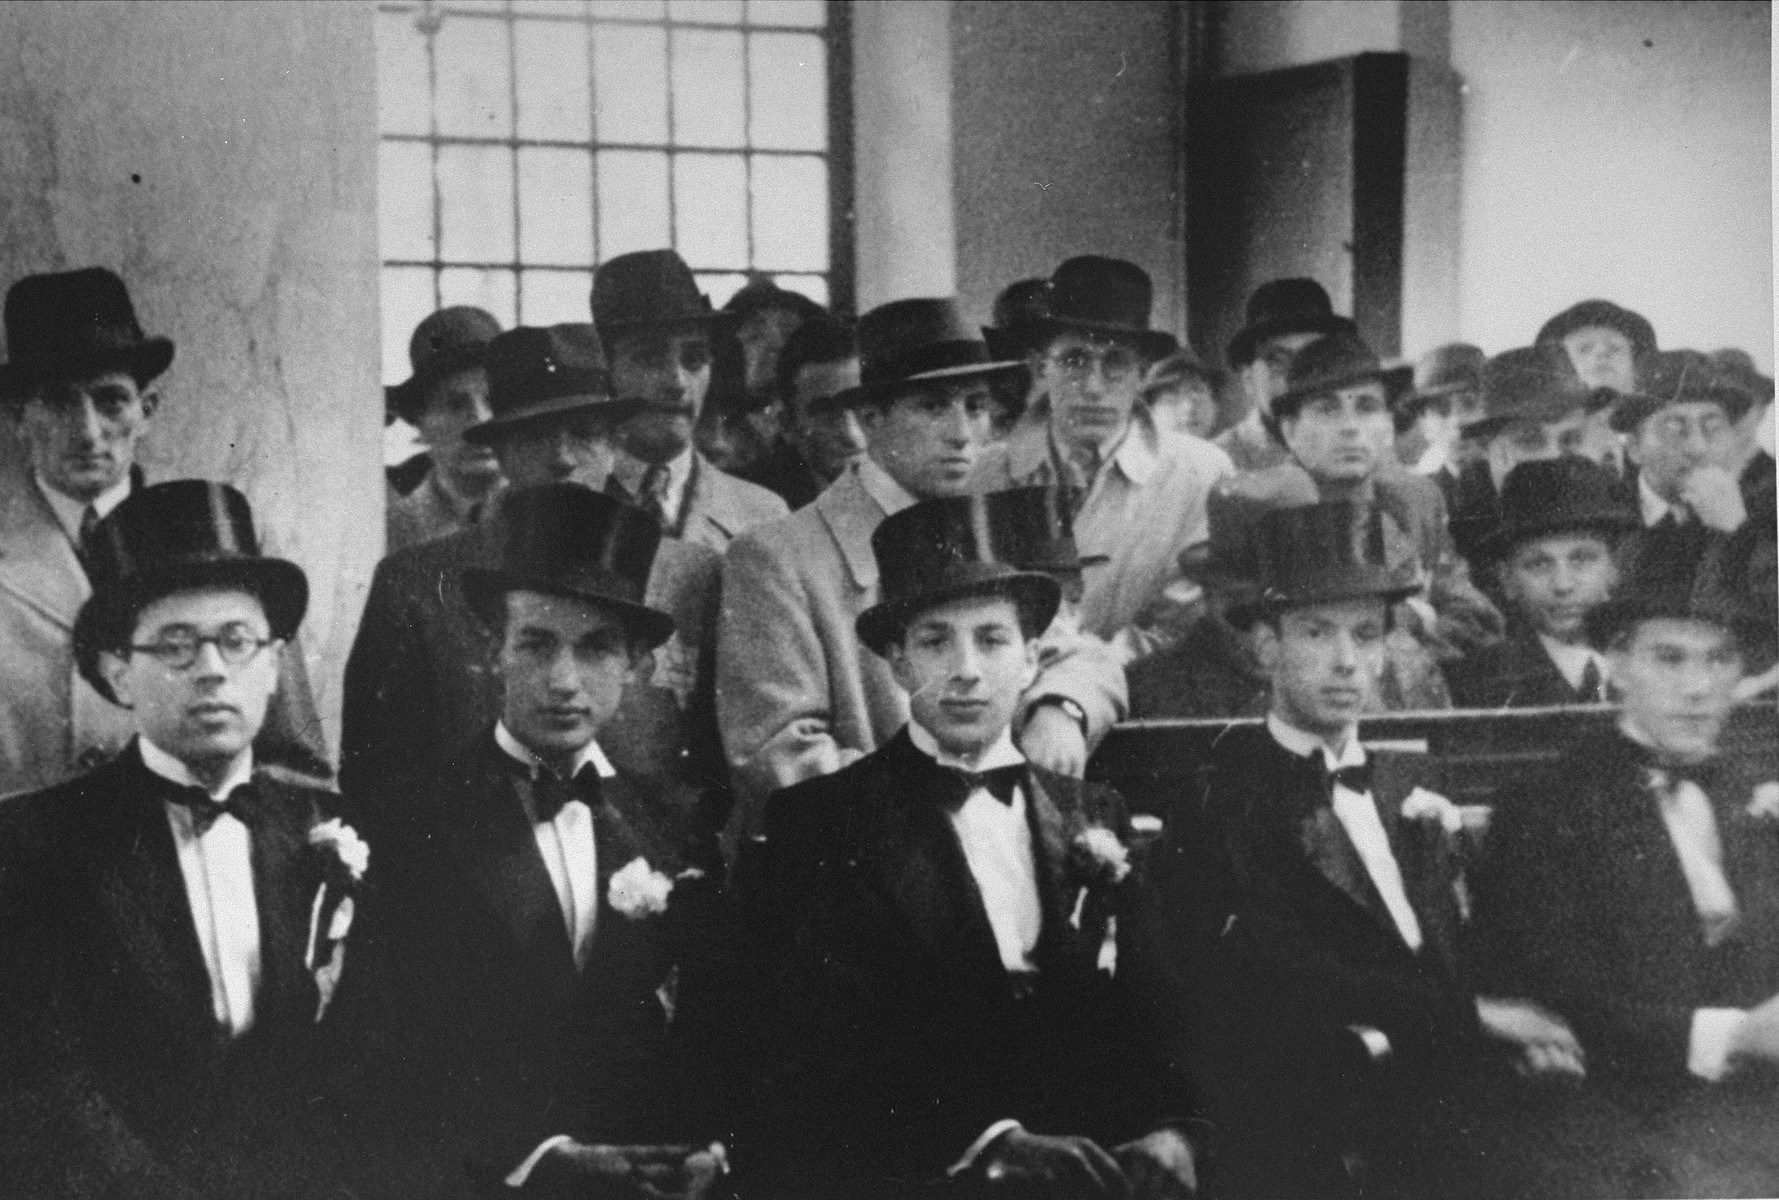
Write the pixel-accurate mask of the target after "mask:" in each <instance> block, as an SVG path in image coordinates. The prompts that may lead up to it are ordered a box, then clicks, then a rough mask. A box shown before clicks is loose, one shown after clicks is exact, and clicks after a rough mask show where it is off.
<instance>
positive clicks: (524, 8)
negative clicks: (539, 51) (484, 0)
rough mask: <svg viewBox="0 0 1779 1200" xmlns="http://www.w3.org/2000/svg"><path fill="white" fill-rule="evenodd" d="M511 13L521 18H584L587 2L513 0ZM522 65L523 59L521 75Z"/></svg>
mask: <svg viewBox="0 0 1779 1200" xmlns="http://www.w3.org/2000/svg"><path fill="white" fill-rule="evenodd" d="M513 12H514V13H515V14H517V15H518V16H521V17H526V16H534V15H543V16H557V17H584V16H586V15H587V0H513ZM524 63H525V60H524V59H520V60H519V64H520V65H519V73H520V74H521V75H523V74H524V73H525V66H524Z"/></svg>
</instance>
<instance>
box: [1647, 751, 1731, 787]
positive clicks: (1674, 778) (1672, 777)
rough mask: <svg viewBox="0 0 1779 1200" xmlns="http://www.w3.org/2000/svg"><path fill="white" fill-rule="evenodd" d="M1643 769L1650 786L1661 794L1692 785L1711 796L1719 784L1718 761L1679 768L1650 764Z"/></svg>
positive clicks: (1691, 764)
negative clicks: (1684, 784) (1688, 784)
mask: <svg viewBox="0 0 1779 1200" xmlns="http://www.w3.org/2000/svg"><path fill="white" fill-rule="evenodd" d="M1643 769H1644V772H1645V774H1646V776H1647V778H1648V781H1649V786H1650V787H1652V788H1654V789H1656V790H1657V791H1659V792H1671V791H1673V790H1674V789H1675V788H1677V787H1679V786H1680V785H1681V784H1683V783H1690V784H1692V785H1693V786H1694V787H1696V788H1698V789H1699V790H1700V791H1701V792H1704V793H1705V794H1706V795H1707V796H1709V795H1710V794H1711V793H1712V791H1713V789H1714V788H1715V787H1716V786H1717V783H1718V772H1719V765H1718V763H1717V760H1716V759H1707V760H1706V761H1704V762H1696V763H1686V764H1683V765H1677V766H1668V765H1666V764H1661V763H1650V764H1649V765H1647V766H1645V767H1644V768H1643Z"/></svg>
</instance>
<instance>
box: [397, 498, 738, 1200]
mask: <svg viewBox="0 0 1779 1200" xmlns="http://www.w3.org/2000/svg"><path fill="white" fill-rule="evenodd" d="M502 531H503V543H502V546H501V549H500V553H499V556H498V560H497V565H491V566H485V567H470V568H467V569H465V570H464V571H463V572H462V578H461V586H462V588H463V592H464V595H465V596H466V598H467V600H468V602H469V603H470V605H471V606H472V608H473V609H474V610H475V612H476V613H477V615H478V617H479V618H480V619H481V620H482V621H483V622H485V624H486V629H487V631H488V633H489V634H490V635H491V641H492V644H493V646H494V647H495V648H494V650H493V651H492V653H491V654H490V656H489V659H490V660H491V662H492V670H493V671H494V673H496V674H497V675H498V676H499V678H500V680H501V682H502V684H503V685H504V687H503V695H502V699H501V702H500V705H499V708H498V710H497V714H498V715H497V717H496V719H494V720H492V721H490V722H489V724H488V726H487V727H486V728H484V729H483V730H482V731H481V732H480V734H479V735H478V736H477V737H476V738H475V739H474V740H473V741H472V742H470V744H469V745H467V746H465V747H463V748H462V749H461V750H460V751H459V752H457V753H456V754H454V755H453V756H452V757H451V759H450V760H449V761H448V763H447V764H446V765H445V766H443V768H442V769H440V770H437V771H435V772H433V773H431V774H430V775H429V778H428V786H427V787H426V788H425V789H423V790H420V791H417V792H416V793H415V797H414V801H415V808H414V811H413V812H412V813H411V814H410V822H409V824H408V826H407V828H406V829H405V830H404V832H403V833H402V834H401V835H400V836H396V837H391V838H390V839H388V844H387V846H386V847H380V848H379V852H380V853H383V852H384V850H385V849H386V850H387V854H386V860H385V861H386V864H387V874H386V876H385V881H386V882H385V884H384V886H383V889H382V895H383V896H384V898H385V900H386V902H387V904H388V905H389V907H390V909H391V910H392V911H391V942H392V946H393V951H392V953H393V955H394V957H395V958H396V961H397V963H398V968H399V978H400V979H401V981H402V985H403V989H404V992H405V993H406V994H405V996H404V1000H403V1005H402V1007H403V1009H404V1011H407V1012H409V1013H411V1014H412V1015H413V1020H414V1023H415V1025H416V1026H417V1027H418V1028H419V1030H420V1042H419V1045H420V1047H421V1049H420V1054H419V1056H418V1057H419V1058H420V1060H421V1061H422V1062H423V1063H430V1064H433V1066H434V1067H435V1068H436V1078H434V1079H431V1080H429V1081H428V1084H427V1086H429V1087H430V1089H431V1090H432V1092H433V1094H434V1095H436V1096H437V1097H438V1106H439V1109H440V1111H441V1113H442V1120H441V1121H440V1132H441V1134H442V1137H441V1142H440V1145H441V1147H442V1151H443V1152H444V1153H448V1154H453V1155H455V1156H457V1157H458V1158H459V1160H460V1161H464V1162H465V1163H466V1164H467V1168H468V1169H467V1173H466V1174H467V1176H468V1177H469V1178H471V1179H473V1180H477V1181H479V1182H480V1183H481V1184H482V1185H483V1186H484V1187H485V1188H487V1189H488V1190H489V1191H492V1192H496V1193H498V1192H500V1191H501V1190H502V1189H503V1188H512V1189H515V1192H516V1193H517V1192H524V1193H529V1194H551V1195H554V1194H575V1195H586V1194H599V1195H635V1196H638V1197H640V1196H643V1195H650V1194H655V1195H658V1194H660V1193H659V1192H649V1191H648V1190H647V1189H648V1187H650V1186H653V1187H657V1188H660V1189H661V1191H664V1192H668V1193H672V1194H676V1195H684V1194H688V1192H689V1193H690V1194H701V1193H700V1192H699V1188H701V1187H702V1186H704V1185H707V1184H708V1183H709V1182H711V1179H712V1178H713V1177H714V1175H715V1174H716V1172H717V1171H718V1169H719V1165H718V1164H719V1161H720V1160H719V1159H717V1158H715V1157H713V1153H715V1152H713V1151H711V1150H710V1149H709V1146H710V1141H711V1139H710V1131H709V1130H708V1129H701V1128H698V1127H697V1125H696V1119H695V1118H694V1116H693V1114H694V1113H695V1112H697V1111H698V1105H697V1104H695V1103H694V1101H695V1100H697V1099H699V1096H698V1093H697V1092H695V1091H693V1090H690V1084H691V1079H690V1077H689V1076H688V1074H687V1071H688V1070H689V1069H694V1068H697V1067H700V1066H702V1067H703V1068H704V1069H705V1071H706V1072H707V1073H708V1071H709V1068H710V1066H711V1064H710V1063H709V1062H708V1061H705V1062H702V1063H699V1062H689V1061H684V1060H683V1059H682V1057H681V1054H680V1050H679V1043H680V1042H681V1040H682V1039H683V1037H684V1036H685V1029H686V1025H687V1017H688V1016H689V1015H690V1014H688V1013H687V1012H685V1011H683V1010H684V1009H685V1008H686V1007H687V1005H688V1003H689V1002H690V1001H691V999H692V992H693V991H694V990H695V988H696V986H697V985H698V979H699V977H698V974H697V969H698V966H699V964H698V962H697V961H695V956H696V954H697V952H698V951H699V949H700V946H701V945H702V944H703V941H704V940H706V939H707V937H708V934H709V931H710V922H711V919H712V918H713V917H714V915H715V913H714V905H715V901H716V889H717V887H718V886H719V884H720V882H721V880H722V864H721V858H720V855H719V854H718V852H717V848H716V840H715V836H714V831H713V830H711V829H709V828H701V827H700V825H699V821H698V816H699V809H698V806H697V804H696V802H695V801H694V799H693V798H691V797H690V796H687V795H685V794H683V793H680V792H676V791H672V790H664V789H662V788H660V787H657V786H654V785H652V784H650V783H648V782H647V781H644V780H642V779H639V778H638V777H636V776H633V775H631V774H629V773H628V772H625V771H623V770H621V769H620V768H618V767H616V766H614V765H613V763H612V761H611V759H610V758H609V757H608V756H607V754H606V753H605V751H604V749H603V748H602V746H601V741H600V737H601V732H602V730H603V729H604V728H605V727H606V726H607V724H608V723H609V722H610V721H611V719H612V717H613V715H614V714H615V713H616V712H617V711H618V708H619V705H620V703H621V702H622V698H623V697H624V695H625V691H626V688H627V686H628V685H630V684H632V683H633V682H634V680H635V678H636V675H637V673H638V672H639V671H642V670H645V669H646V668H647V665H648V663H649V662H650V656H651V652H652V651H653V649H654V648H655V647H657V646H659V645H661V644H662V643H663V642H665V641H666V640H667V638H668V637H669V636H670V635H671V634H672V632H673V617H672V615H671V614H669V613H667V612H665V611H663V610H661V609H658V608H654V607H650V606H649V605H648V604H647V603H646V601H645V596H646V589H647V586H648V581H649V579H650V575H651V570H652V563H653V559H654V555H655V552H656V548H657V544H658V543H660V541H661V532H660V528H659V526H658V525H656V524H655V522H654V521H652V520H651V519H650V518H649V517H648V515H647V514H645V513H643V512H642V511H641V510H639V509H637V508H635V507H634V506H632V505H628V504H625V503H623V502H621V501H618V500H614V499H612V498H611V497H609V496H605V495H602V494H599V493H596V492H592V491H589V490H588V489H586V488H583V487H578V486H575V485H572V484H561V483H558V484H545V485H542V486H539V487H533V488H526V489H523V490H519V491H515V492H514V493H512V494H511V495H510V497H509V499H508V502H507V503H506V505H505V506H504V508H503V512H502ZM423 1070H424V1068H423ZM693 1134H702V1135H703V1136H702V1138H701V1140H699V1139H693V1138H692V1135H693ZM688 1142H690V1144H681V1143H688ZM601 1187H604V1188H607V1189H610V1190H608V1191H600V1190H598V1189H600V1188H601ZM552 1189H556V1190H552ZM484 1194H487V1192H484Z"/></svg>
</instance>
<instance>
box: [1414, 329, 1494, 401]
mask: <svg viewBox="0 0 1779 1200" xmlns="http://www.w3.org/2000/svg"><path fill="white" fill-rule="evenodd" d="M1484 361H1485V356H1484V355H1483V352H1482V351H1481V350H1480V349H1478V348H1477V347H1475V346H1472V345H1469V344H1467V343H1465V342H1448V343H1447V344H1445V345H1443V346H1435V347H1434V348H1433V349H1431V350H1429V351H1428V352H1427V353H1426V354H1424V355H1422V356H1421V360H1420V361H1419V362H1417V363H1416V364H1415V390H1414V394H1413V395H1412V396H1411V397H1410V399H1411V400H1433V399H1438V398H1439V397H1441V396H1455V395H1457V394H1458V393H1459V392H1480V391H1482V369H1483V362H1484Z"/></svg>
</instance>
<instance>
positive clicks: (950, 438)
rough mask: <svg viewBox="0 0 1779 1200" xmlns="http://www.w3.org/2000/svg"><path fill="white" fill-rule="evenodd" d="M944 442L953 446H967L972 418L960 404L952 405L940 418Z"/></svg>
mask: <svg viewBox="0 0 1779 1200" xmlns="http://www.w3.org/2000/svg"><path fill="white" fill-rule="evenodd" d="M941 420H942V429H943V431H944V435H945V440H946V441H947V442H950V443H951V444H952V445H955V446H963V445H967V444H969V441H970V437H971V430H972V425H973V422H974V418H973V417H971V415H970V413H969V410H968V409H966V408H965V407H964V406H963V405H961V404H954V405H952V406H951V407H950V408H949V409H947V410H946V412H945V416H944V417H943V418H941Z"/></svg>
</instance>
